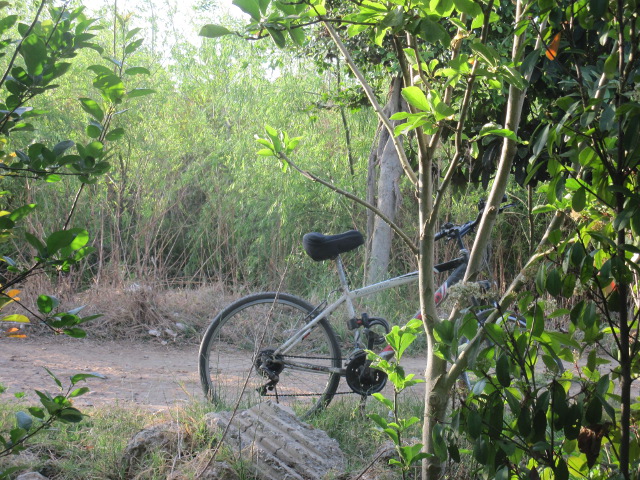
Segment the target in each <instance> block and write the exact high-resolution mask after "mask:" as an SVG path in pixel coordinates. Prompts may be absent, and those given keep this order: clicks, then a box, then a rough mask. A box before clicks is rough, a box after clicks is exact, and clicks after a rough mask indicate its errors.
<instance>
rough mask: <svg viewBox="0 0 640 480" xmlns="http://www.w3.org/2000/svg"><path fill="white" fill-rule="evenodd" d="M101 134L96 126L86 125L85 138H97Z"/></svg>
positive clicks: (100, 130)
mask: <svg viewBox="0 0 640 480" xmlns="http://www.w3.org/2000/svg"><path fill="white" fill-rule="evenodd" d="M101 133H102V129H101V128H100V127H98V126H96V125H87V136H88V137H89V138H98V137H99V136H100V134H101Z"/></svg>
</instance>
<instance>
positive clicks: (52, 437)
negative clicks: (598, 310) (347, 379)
mask: <svg viewBox="0 0 640 480" xmlns="http://www.w3.org/2000/svg"><path fill="white" fill-rule="evenodd" d="M0 400H1V401H0V428H6V427H8V426H10V425H12V424H13V423H14V422H15V414H16V412H17V411H19V410H24V409H25V408H27V407H28V406H29V405H27V404H26V403H25V402H24V401H20V402H18V403H15V402H8V401H7V400H10V399H7V398H2V399H0ZM403 408H404V409H406V410H407V414H410V415H420V410H421V401H420V399H419V397H418V396H416V397H412V396H407V398H406V401H405V402H404V404H403ZM212 410H213V407H212V405H211V404H207V403H204V402H200V401H197V400H191V401H190V402H188V403H186V404H184V405H181V406H179V407H173V408H171V409H168V410H165V411H162V412H160V413H157V412H156V413H153V412H150V411H148V410H145V409H144V408H141V407H139V406H135V405H132V404H128V403H116V404H114V405H107V406H99V407H93V408H90V409H85V411H84V412H83V413H85V414H87V417H86V418H85V419H83V421H82V422H80V423H77V424H67V425H64V424H56V426H55V428H52V429H50V430H48V431H46V432H44V433H43V434H42V435H38V436H36V437H34V438H33V440H32V442H31V443H30V446H29V448H28V449H27V450H26V451H24V452H23V453H22V454H20V455H18V456H14V457H9V458H8V459H6V458H5V459H3V463H7V466H12V465H16V466H19V467H20V470H19V471H18V472H16V474H15V475H17V474H18V473H20V472H24V471H37V472H40V473H41V474H43V475H44V476H46V477H47V478H49V479H51V480H62V479H65V480H75V479H78V480H80V479H83V480H84V479H118V480H119V479H122V480H124V479H132V478H135V479H166V478H168V477H169V476H170V475H171V474H172V473H173V472H175V471H176V469H177V467H178V466H179V464H180V463H181V462H187V461H189V460H191V459H193V458H195V456H196V455H197V454H198V453H199V452H205V455H204V456H205V458H206V453H207V452H210V451H211V450H210V449H212V448H213V447H214V446H215V445H214V442H215V439H214V438H212V437H211V436H210V435H209V434H208V433H207V432H208V430H207V428H206V421H205V415H206V414H207V413H208V412H210V411H212ZM370 413H378V414H381V415H384V414H385V412H384V409H383V408H381V406H380V405H379V404H378V402H375V401H373V399H369V400H368V401H367V402H366V405H365V408H364V410H362V409H361V406H360V401H359V399H358V397H356V396H354V395H349V396H346V397H344V398H341V399H337V400H336V401H334V402H333V403H332V404H331V405H330V406H329V407H328V408H327V409H326V410H324V411H322V412H320V413H319V414H317V415H316V416H314V417H313V418H311V419H309V420H308V422H309V423H310V424H312V425H313V426H314V427H316V428H320V429H322V430H325V431H326V432H327V434H328V435H329V436H330V437H332V438H335V439H336V440H337V441H338V443H339V445H340V448H341V449H342V451H343V452H344V454H345V456H346V459H347V471H348V472H350V473H357V472H360V471H361V470H362V469H364V468H366V467H367V466H368V465H369V464H370V463H371V460H372V458H373V457H374V455H376V452H377V451H378V450H379V449H380V447H381V445H382V444H383V443H384V441H385V439H384V438H382V436H381V435H380V434H379V432H376V431H375V430H374V429H373V428H372V423H371V421H370V420H369V418H368V416H367V415H368V414H370ZM158 424H166V425H172V426H175V427H179V430H180V432H181V442H180V447H179V448H178V450H177V451H172V452H168V451H166V450H163V449H158V450H156V451H153V452H148V453H147V454H146V455H144V457H143V458H141V459H140V461H139V462H138V463H136V465H135V466H132V467H131V468H129V467H127V465H125V464H124V463H123V451H124V450H125V447H126V446H127V443H128V442H129V440H130V439H132V438H133V437H134V435H135V434H136V433H138V432H139V431H141V430H142V429H144V428H146V427H148V426H150V425H158ZM411 434H412V435H414V436H416V437H419V435H420V432H419V429H418V428H417V427H416V430H415V432H411ZM216 460H224V461H226V462H227V463H228V464H229V465H231V467H232V468H233V469H235V470H236V472H237V473H238V474H239V475H240V477H241V478H246V479H247V480H248V479H249V478H250V477H247V476H246V468H245V467H246V466H245V465H244V461H243V459H242V458H237V457H236V456H234V454H232V453H231V452H229V451H225V450H224V449H222V450H221V451H220V452H219V454H218V458H217V459H216ZM4 467H5V465H3V468H4ZM374 468H376V469H377V470H376V471H377V472H378V473H376V477H375V478H393V473H392V472H391V471H387V469H386V467H384V465H383V466H382V467H381V466H380V465H379V464H378V465H376V467H374ZM192 473H193V472H192ZM370 473H371V472H370ZM388 475H391V476H390V477H387V476H388ZM180 478H183V477H180ZM369 478H372V477H369Z"/></svg>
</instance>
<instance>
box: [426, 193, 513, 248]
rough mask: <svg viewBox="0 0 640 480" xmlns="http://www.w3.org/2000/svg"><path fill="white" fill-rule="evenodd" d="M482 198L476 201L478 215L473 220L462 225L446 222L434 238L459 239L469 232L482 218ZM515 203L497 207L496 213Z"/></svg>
mask: <svg viewBox="0 0 640 480" xmlns="http://www.w3.org/2000/svg"><path fill="white" fill-rule="evenodd" d="M505 201H506V196H505V197H504V198H503V202H505ZM484 205H485V203H484V200H480V202H479V203H478V216H477V217H476V218H475V220H470V221H468V222H466V223H463V224H462V225H454V224H453V223H450V222H447V223H445V224H444V225H443V226H442V229H441V230H440V231H439V232H438V233H436V235H435V240H436V241H437V240H440V239H441V238H444V237H447V238H449V239H452V238H455V239H461V238H462V237H464V236H465V235H467V234H468V233H471V232H472V231H473V230H474V229H475V228H476V226H477V225H478V223H480V219H481V218H482V212H483V211H484ZM515 206H516V204H515V203H509V204H507V205H505V206H503V207H500V208H499V209H498V214H500V213H502V212H503V211H504V210H505V209H506V208H510V207H515Z"/></svg>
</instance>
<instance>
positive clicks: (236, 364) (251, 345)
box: [198, 292, 342, 416]
mask: <svg viewBox="0 0 640 480" xmlns="http://www.w3.org/2000/svg"><path fill="white" fill-rule="evenodd" d="M312 311H313V306H311V305H310V304H309V303H307V302H306V301H304V300H302V299H301V298H298V297H294V296H292V295H288V294H284V293H273V292H268V293H259V294H254V295H249V296H246V297H244V298H241V299H240V300H238V301H236V302H234V303H232V304H231V305H229V306H228V307H227V308H225V309H224V310H223V311H222V312H221V313H220V314H218V315H217V316H216V317H215V318H214V319H213V321H212V322H211V324H210V325H209V327H208V328H207V330H206V332H205V334H204V337H203V339H202V342H201V344H200V354H199V362H198V370H199V373H200V381H201V383H202V388H203V390H204V393H205V395H206V396H207V398H208V399H210V400H211V401H212V402H213V403H215V404H217V405H220V406H222V407H227V408H234V407H235V406H236V404H238V405H239V408H241V409H244V408H250V407H252V406H253V405H255V404H257V403H260V402H261V401H263V400H266V399H272V400H276V401H278V402H279V403H281V404H285V405H288V406H290V407H292V408H293V409H294V410H295V411H296V413H298V414H299V415H300V416H307V415H310V414H312V413H314V412H316V411H317V410H319V409H322V408H324V407H325V406H327V405H328V404H329V402H330V401H331V399H332V398H333V395H334V394H335V392H336V390H337V388H338V383H339V381H340V374H339V373H337V372H331V373H330V372H326V371H324V372H322V371H310V370H309V369H300V368H298V369H296V368H294V367H291V366H289V365H287V364H286V363H283V362H282V361H283V360H284V361H288V360H290V361H297V362H299V363H306V364H312V365H313V366H318V367H324V368H329V367H332V368H337V369H339V368H340V367H341V365H342V358H341V354H340V347H339V345H338V341H337V339H336V336H335V333H334V332H333V329H332V328H331V325H330V324H329V322H328V321H327V319H323V320H321V321H320V322H318V324H316V326H315V327H314V328H313V329H312V330H311V331H310V332H309V334H308V335H306V336H305V337H304V338H303V339H302V340H301V341H299V342H298V344H297V345H296V346H295V347H293V348H292V349H291V350H290V351H288V352H287V354H286V355H285V356H283V357H279V358H278V359H275V361H274V362H273V365H272V366H271V367H270V369H269V370H270V372H271V373H276V374H277V376H278V382H277V384H276V385H275V388H274V389H273V390H271V391H269V390H267V391H264V388H261V387H263V386H264V385H265V384H267V383H268V382H269V378H267V376H266V375H265V373H264V370H263V371H262V372H261V371H260V370H261V369H260V368H259V367H260V366H263V365H264V363H263V362H264V360H261V359H264V358H265V356H269V354H270V352H273V351H274V350H275V349H276V348H278V347H279V346H280V345H282V344H283V343H284V342H285V341H286V340H287V339H288V338H290V337H291V336H292V335H293V334H294V333H295V332H297V331H298V330H299V329H300V328H301V327H303V326H304V325H305V324H306V323H308V322H309V320H311V319H312V318H313V315H310V314H311V312H312ZM261 390H262V391H261Z"/></svg>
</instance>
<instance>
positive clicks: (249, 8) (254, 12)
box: [232, 0, 260, 21]
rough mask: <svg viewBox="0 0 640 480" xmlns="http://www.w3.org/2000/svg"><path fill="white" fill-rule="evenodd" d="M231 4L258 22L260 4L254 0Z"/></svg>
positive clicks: (235, 0) (236, 1)
mask: <svg viewBox="0 0 640 480" xmlns="http://www.w3.org/2000/svg"><path fill="white" fill-rule="evenodd" d="M232 3H233V4H234V5H235V6H236V7H238V8H240V10H242V11H243V12H244V13H247V14H249V15H250V16H251V18H253V19H254V20H256V21H257V20H260V4H259V3H258V2H257V1H256V0H233V2H232Z"/></svg>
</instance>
